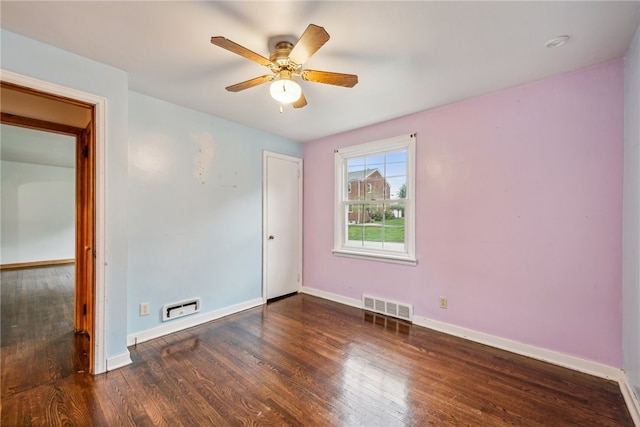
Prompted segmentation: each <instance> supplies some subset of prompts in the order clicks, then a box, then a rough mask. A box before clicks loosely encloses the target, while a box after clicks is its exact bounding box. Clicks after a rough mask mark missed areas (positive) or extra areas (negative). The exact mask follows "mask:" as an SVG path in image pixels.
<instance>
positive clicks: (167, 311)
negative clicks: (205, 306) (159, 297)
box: [162, 298, 200, 322]
mask: <svg viewBox="0 0 640 427" xmlns="http://www.w3.org/2000/svg"><path fill="white" fill-rule="evenodd" d="M199 311H200V298H194V299H190V300H186V301H180V302H174V303H171V304H166V305H164V306H163V307H162V321H163V322H166V321H167V320H173V319H177V318H178V317H183V316H188V315H189V314H193V313H197V312H199Z"/></svg>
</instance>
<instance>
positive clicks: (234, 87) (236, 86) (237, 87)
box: [225, 74, 276, 92]
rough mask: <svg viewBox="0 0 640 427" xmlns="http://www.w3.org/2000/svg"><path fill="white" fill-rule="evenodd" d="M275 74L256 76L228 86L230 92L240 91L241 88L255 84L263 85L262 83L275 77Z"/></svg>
mask: <svg viewBox="0 0 640 427" xmlns="http://www.w3.org/2000/svg"><path fill="white" fill-rule="evenodd" d="M275 77H276V76H275V74H266V75H264V76H260V77H255V78H253V79H251V80H247V81H246V82H242V83H237V84H234V85H231V86H227V87H226V88H225V89H227V90H228V91H229V92H240V91H241V90H245V89H249V88H251V87H254V86H258V85H261V84H262V83H266V82H270V81H271V80H273V79H274V78H275Z"/></svg>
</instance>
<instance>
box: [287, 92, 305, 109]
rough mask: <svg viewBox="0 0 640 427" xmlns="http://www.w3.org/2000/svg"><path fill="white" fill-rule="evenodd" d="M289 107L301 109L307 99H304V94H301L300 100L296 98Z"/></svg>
mask: <svg viewBox="0 0 640 427" xmlns="http://www.w3.org/2000/svg"><path fill="white" fill-rule="evenodd" d="M291 105H293V108H302V107H304V106H305V105H307V98H305V97H304V93H301V94H300V98H298V100H297V101H295V102H293V103H292V104H291Z"/></svg>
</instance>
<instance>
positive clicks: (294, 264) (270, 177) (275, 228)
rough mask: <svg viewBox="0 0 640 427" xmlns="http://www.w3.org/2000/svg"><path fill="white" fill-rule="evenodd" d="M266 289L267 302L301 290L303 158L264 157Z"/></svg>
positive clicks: (263, 292)
mask: <svg viewBox="0 0 640 427" xmlns="http://www.w3.org/2000/svg"><path fill="white" fill-rule="evenodd" d="M263 157H264V158H263V169H264V171H263V178H264V180H263V231H264V236H263V254H264V255H263V279H262V280H263V283H262V286H263V290H262V295H263V298H264V299H265V300H267V299H271V298H276V297H279V296H282V295H287V294H290V293H293V292H297V291H299V290H300V284H301V280H302V159H298V158H295V157H289V156H285V155H282V154H276V153H269V152H266V151H265V153H264V156H263Z"/></svg>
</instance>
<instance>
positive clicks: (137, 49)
mask: <svg viewBox="0 0 640 427" xmlns="http://www.w3.org/2000/svg"><path fill="white" fill-rule="evenodd" d="M0 7H1V21H0V22H1V25H2V27H3V28H4V29H7V30H9V31H13V32H15V33H18V34H22V35H24V36H27V37H29V38H32V39H36V40H40V41H42V42H44V43H47V44H49V45H53V46H57V47H60V48H62V49H65V50H68V51H71V52H74V53H77V54H79V55H82V56H84V57H87V58H91V59H94V60H96V61H99V62H102V63H105V64H109V65H111V66H114V67H117V68H120V69H123V70H126V71H127V72H128V73H129V88H130V89H131V90H133V91H136V92H140V93H143V94H147V95H150V96H153V97H156V98H160V99H164V100H167V101H170V102H173V103H175V104H179V105H183V106H185V107H189V108H192V109H195V110H198V111H202V112H205V113H209V114H212V115H214V116H218V117H222V118H225V119H228V120H231V121H234V122H237V123H241V124H244V125H247V126H251V127H254V128H258V129H262V130H265V131H267V132H271V133H274V134H278V135H282V136H285V137H288V138H291V139H293V140H296V141H303V142H304V141H309V140H313V139H316V138H319V137H323V136H327V135H331V134H335V133H338V132H342V131H346V130H351V129H354V128H358V127H362V126H366V125H369V124H372V123H377V122H381V121H385V120H389V119H393V118H396V117H400V116H403V115H407V114H410V113H413V112H417V111H422V110H426V109H430V108H434V107H437V106H441V105H445V104H449V103H452V102H455V101H459V100H462V99H466V98H470V97H474V96H478V95H481V94H485V93H490V92H494V91H497V90H501V89H504V88H508V87H512V86H516V85H520V84H523V83H527V82H532V81H535V80H539V79H543V78H545V77H548V76H551V75H554V74H559V73H564V72H567V71H571V70H575V69H578V68H582V67H585V66H588V65H592V64H597V63H601V62H605V61H609V60H612V59H615V58H620V57H623V56H624V54H625V51H626V49H627V47H628V45H629V43H630V41H631V39H632V37H633V34H634V32H635V31H636V28H637V27H638V23H639V20H640V2H639V1H623V2H615V1H602V2H596V1H570V2H560V1H550V2H538V1H532V2H523V1H518V2H515V1H514V2H505V1H498V2H481V1H471V2H458V1H441V2H436V1H431V2H421V1H414V2H398V1H366V2H364V1H356V2H346V1H340V2H333V1H331V2H329V1H319V2H318V1H259V2H242V1H236V2H230V1H229V2H219V1H218V2H213V1H209V2H206V1H199V2H191V1H177V2H164V1H141V2H115V1H114V2H77V1H62V2H56V1H51V2H49V1H46V2H29V1H17V2H13V1H6V0H3V1H2V2H1V3H0ZM310 23H313V24H316V25H320V26H323V27H324V28H325V29H326V30H327V32H328V33H329V34H330V36H331V39H330V40H329V41H328V42H327V44H325V45H324V47H322V48H321V49H320V50H319V51H318V52H317V53H316V54H315V55H314V56H313V57H312V58H311V59H310V60H309V61H308V62H307V63H306V64H305V68H311V69H316V70H325V71H335V72H342V73H351V74H357V75H358V76H359V83H358V85H356V86H355V87H354V88H352V89H347V88H342V87H335V86H330V85H323V84H317V83H310V82H302V87H303V90H304V93H305V95H306V98H307V100H308V102H309V105H307V106H306V107H305V108H302V109H299V110H293V109H292V108H290V107H289V108H285V111H284V113H282V114H280V113H279V106H278V105H277V103H276V102H275V101H274V100H273V99H271V97H270V96H269V87H268V84H266V85H261V86H258V87H255V88H251V89H247V90H245V91H243V92H239V93H230V92H227V91H225V89H224V88H225V87H226V86H229V85H231V84H234V83H238V82H241V81H244V80H248V79H250V78H253V77H257V76H260V75H263V74H268V70H267V69H266V68H264V67H262V66H260V65H258V64H256V63H253V62H251V61H248V60H246V59H244V58H241V57H240V56H237V55H234V54H232V53H230V52H228V51H226V50H223V49H221V48H219V47H217V46H214V45H212V44H211V43H210V38H211V36H224V37H226V38H229V39H231V40H233V41H234V42H236V43H239V44H241V45H243V46H245V47H247V48H249V49H251V50H253V51H255V52H257V53H259V54H261V55H263V56H266V57H268V56H269V52H268V47H267V42H268V39H269V38H270V37H272V36H275V35H281V34H290V35H296V36H299V35H300V34H302V32H303V31H304V29H305V28H306V27H307V25H308V24H310ZM564 34H567V35H569V36H571V39H570V41H569V42H568V43H567V44H566V45H565V46H563V47H562V48H556V49H549V48H546V47H545V46H544V44H545V41H547V40H548V39H551V38H553V37H556V36H559V35H564Z"/></svg>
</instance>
